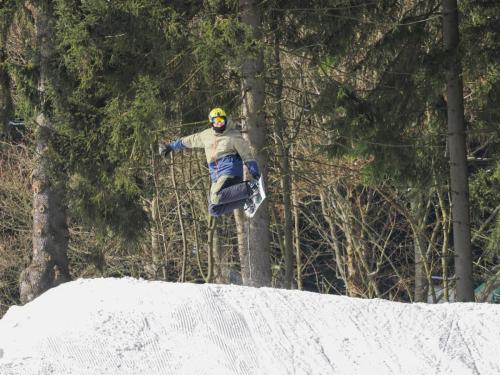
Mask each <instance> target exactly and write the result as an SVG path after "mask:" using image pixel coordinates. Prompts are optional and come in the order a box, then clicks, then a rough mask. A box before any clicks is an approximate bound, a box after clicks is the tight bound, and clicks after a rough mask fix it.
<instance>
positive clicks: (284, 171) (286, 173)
mask: <svg viewBox="0 0 500 375" xmlns="http://www.w3.org/2000/svg"><path fill="white" fill-rule="evenodd" d="M277 23H278V22H276V24H277ZM275 29H276V31H275V40H274V57H275V61H274V62H275V69H276V91H275V100H276V141H277V144H278V150H279V152H278V155H279V158H280V166H281V190H282V191H281V192H282V194H283V206H284V216H285V223H284V226H283V232H284V236H283V237H284V246H283V248H284V254H283V258H284V260H285V279H284V280H283V287H284V288H287V289H291V288H292V287H293V243H292V230H293V228H292V203H291V198H290V197H291V195H292V184H291V175H290V161H289V157H288V156H289V155H288V145H287V135H286V132H285V129H286V122H285V115H284V113H283V104H282V103H283V71H282V69H281V58H280V33H279V27H277V25H275Z"/></svg>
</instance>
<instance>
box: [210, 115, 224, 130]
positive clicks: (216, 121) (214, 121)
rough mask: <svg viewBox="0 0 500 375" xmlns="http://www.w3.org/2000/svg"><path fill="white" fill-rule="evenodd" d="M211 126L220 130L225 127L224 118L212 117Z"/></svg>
mask: <svg viewBox="0 0 500 375" xmlns="http://www.w3.org/2000/svg"><path fill="white" fill-rule="evenodd" d="M212 125H213V126H215V127H216V128H220V127H222V126H224V125H226V118H225V117H223V116H217V117H212Z"/></svg>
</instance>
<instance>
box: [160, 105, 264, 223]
mask: <svg viewBox="0 0 500 375" xmlns="http://www.w3.org/2000/svg"><path fill="white" fill-rule="evenodd" d="M208 119H209V121H210V124H211V127H210V128H209V129H205V130H203V131H201V132H199V133H195V134H192V135H189V136H186V137H183V138H180V139H177V140H175V141H172V142H170V143H163V144H160V145H159V153H160V155H162V156H167V155H168V154H169V153H170V152H172V151H180V150H183V149H185V148H204V149H205V155H206V158H207V163H208V168H209V171H210V177H211V180H212V185H211V188H210V197H209V205H208V212H209V214H210V215H212V216H220V215H223V214H225V213H228V212H231V211H233V210H234V209H237V208H243V207H244V206H245V208H246V209H247V208H250V210H251V209H252V199H251V197H252V196H254V195H256V194H258V191H259V184H258V182H257V181H258V179H259V177H260V171H259V166H258V164H257V161H256V160H255V159H254V157H253V155H252V152H251V150H250V147H249V144H248V142H247V141H246V140H245V139H243V137H242V135H241V132H240V130H239V129H237V128H236V126H235V125H234V123H233V122H232V121H231V119H230V118H228V116H227V115H226V112H224V110H223V109H222V108H214V109H212V110H211V111H210V114H209V115H208ZM243 163H245V165H246V167H247V168H248V171H249V172H250V175H251V176H252V177H253V180H251V181H243Z"/></svg>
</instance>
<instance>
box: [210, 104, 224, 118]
mask: <svg viewBox="0 0 500 375" xmlns="http://www.w3.org/2000/svg"><path fill="white" fill-rule="evenodd" d="M214 117H227V116H226V112H224V110H223V109H222V108H219V107H217V108H214V109H212V110H211V111H210V114H209V115H208V119H209V120H210V121H212V119H213V118H214Z"/></svg>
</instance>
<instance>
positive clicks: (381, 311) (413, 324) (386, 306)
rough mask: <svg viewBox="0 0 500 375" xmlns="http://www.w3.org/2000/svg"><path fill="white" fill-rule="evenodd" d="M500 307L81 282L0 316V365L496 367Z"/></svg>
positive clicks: (1, 368) (202, 370) (20, 369)
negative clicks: (0, 317) (404, 302)
mask: <svg viewBox="0 0 500 375" xmlns="http://www.w3.org/2000/svg"><path fill="white" fill-rule="evenodd" d="M499 347H500V306H498V305H488V304H474V303H468V304H463V303H455V304H442V305H426V304H403V303H394V302H388V301H383V300H361V299H352V298H348V297H341V296H331V295H321V294H315V293H307V292H299V291H287V290H278V289H270V288H260V289H257V288H249V287H241V286H231V285H195V284H175V283H166V282H147V281H144V280H136V279H131V278H125V279H91V280H77V281H74V282H70V283H66V284H63V285H61V286H59V287H57V288H54V289H52V290H49V291H48V292H46V293H45V294H43V295H42V296H40V297H39V298H37V299H36V300H34V301H33V302H31V303H29V304H27V305H25V306H22V307H13V308H11V309H10V310H9V311H8V312H7V314H6V315H5V316H4V318H3V319H2V320H0V374H2V375H21V374H22V375H25V374H82V375H83V374H92V375H95V374H120V375H122V374H144V375H153V374H196V375H201V374H217V375H220V374H259V375H261V374H273V375H279V374H499V373H500V355H499V354H498V353H499V352H498V348H499Z"/></svg>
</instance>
